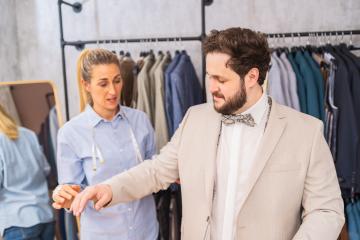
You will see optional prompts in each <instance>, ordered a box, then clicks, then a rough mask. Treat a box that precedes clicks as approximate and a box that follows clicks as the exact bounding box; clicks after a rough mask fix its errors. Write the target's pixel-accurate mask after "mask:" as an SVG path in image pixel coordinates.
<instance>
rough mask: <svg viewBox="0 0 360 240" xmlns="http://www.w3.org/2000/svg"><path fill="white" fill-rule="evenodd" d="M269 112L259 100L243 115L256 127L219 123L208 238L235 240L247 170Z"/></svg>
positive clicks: (266, 98)
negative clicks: (249, 115)
mask: <svg viewBox="0 0 360 240" xmlns="http://www.w3.org/2000/svg"><path fill="white" fill-rule="evenodd" d="M268 109H269V104H268V97H267V95H266V93H263V95H262V96H261V98H260V99H259V100H258V102H256V103H255V104H254V105H253V106H252V107H251V108H249V109H248V110H246V111H245V112H243V114H251V115H252V116H253V118H254V121H255V123H256V125H255V126H254V127H251V126H247V125H245V124H243V123H235V124H231V125H225V124H222V130H221V136H220V140H219V147H218V153H217V163H216V165H217V168H216V169H217V172H216V179H215V194H214V205H213V206H214V207H213V213H212V221H213V222H212V224H211V226H212V227H211V239H222V240H230V239H234V234H235V232H234V231H235V229H236V228H235V227H234V226H235V224H236V219H235V217H236V216H237V213H238V212H239V211H240V209H238V206H239V203H240V202H241V201H242V200H243V199H242V198H243V189H244V188H243V186H245V185H246V182H247V180H248V177H249V176H248V174H249V172H250V169H251V168H252V167H253V166H254V159H255V155H256V153H257V149H258V145H259V142H260V140H261V138H262V136H263V133H264V130H265V125H266V121H267V115H268V114H267V112H268Z"/></svg>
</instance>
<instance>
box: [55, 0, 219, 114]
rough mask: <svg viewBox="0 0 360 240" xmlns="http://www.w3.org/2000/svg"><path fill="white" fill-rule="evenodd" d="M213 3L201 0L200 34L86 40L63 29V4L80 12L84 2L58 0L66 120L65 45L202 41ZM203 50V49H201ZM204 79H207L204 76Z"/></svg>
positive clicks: (81, 47) (203, 67)
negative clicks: (68, 38)
mask: <svg viewBox="0 0 360 240" xmlns="http://www.w3.org/2000/svg"><path fill="white" fill-rule="evenodd" d="M212 3H213V0H201V33H200V35H198V36H190V37H183V36H180V37H159V38H153V37H152V38H130V39H103V40H86V41H66V40H64V29H63V17H62V5H65V6H69V7H72V8H73V11H74V12H75V13H79V12H81V10H82V4H81V3H79V2H76V3H68V2H66V1H63V0H58V9H59V20H60V21H59V23H60V43H61V60H62V72H63V83H64V95H65V112H66V120H69V100H68V86H67V77H66V61H65V46H74V47H75V48H76V49H78V50H81V49H83V48H84V47H85V45H86V44H107V43H110V44H112V43H141V42H177V41H179V42H182V41H184V42H186V41H200V42H202V40H203V39H204V37H205V35H206V34H205V29H206V28H205V7H206V6H209V5H211V4H212ZM201 51H202V49H201ZM202 56H203V57H202V74H203V76H205V64H204V63H205V57H204V54H202ZM203 79H205V78H204V77H203ZM203 81H204V82H203V86H204V87H203V92H204V96H205V91H206V90H205V80H203Z"/></svg>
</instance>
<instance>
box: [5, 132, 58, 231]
mask: <svg viewBox="0 0 360 240" xmlns="http://www.w3.org/2000/svg"><path fill="white" fill-rule="evenodd" d="M49 172H50V166H49V164H48V163H47V161H46V159H45V156H44V154H43V153H42V150H41V147H40V145H39V142H38V140H37V137H36V135H35V133H34V132H32V131H30V130H28V129H26V128H22V127H19V137H18V139H16V140H11V139H9V138H8V137H7V136H6V135H4V134H3V133H0V236H2V235H3V233H4V230H5V229H6V228H9V227H13V226H16V227H31V226H34V225H36V224H39V223H48V222H52V221H53V220H54V217H53V210H52V209H51V206H50V201H49V195H48V187H47V183H46V175H47V174H48V173H49Z"/></svg>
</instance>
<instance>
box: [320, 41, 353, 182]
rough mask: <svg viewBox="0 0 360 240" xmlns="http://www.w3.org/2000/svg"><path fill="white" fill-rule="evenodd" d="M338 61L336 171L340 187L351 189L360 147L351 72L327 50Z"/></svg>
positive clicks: (337, 56)
mask: <svg viewBox="0 0 360 240" xmlns="http://www.w3.org/2000/svg"><path fill="white" fill-rule="evenodd" d="M326 51H328V52H329V53H330V54H331V55H333V56H334V57H335V59H336V65H337V69H336V72H335V86H334V101H335V106H337V107H338V108H339V119H338V131H337V141H336V142H337V147H336V151H337V153H336V162H335V165H336V171H337V174H338V178H339V183H340V186H341V187H343V188H348V189H350V188H351V187H352V186H353V179H355V180H356V178H355V177H356V175H353V171H355V172H356V168H357V160H356V154H357V147H358V146H359V145H358V144H359V134H358V131H357V123H356V117H355V110H354V104H353V101H352V97H351V88H350V84H349V72H348V70H347V68H346V64H345V63H344V61H343V60H342V59H341V57H340V56H339V55H338V54H337V53H336V52H335V51H334V50H333V49H332V48H330V47H329V48H328V49H326Z"/></svg>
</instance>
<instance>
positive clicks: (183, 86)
mask: <svg viewBox="0 0 360 240" xmlns="http://www.w3.org/2000/svg"><path fill="white" fill-rule="evenodd" d="M170 88H171V94H172V95H171V104H172V126H173V129H172V131H171V132H170V136H172V135H173V134H174V132H175V130H176V129H177V128H178V127H179V124H180V123H181V121H182V119H183V117H184V116H185V113H186V111H187V110H188V108H189V107H191V106H193V105H196V104H200V103H202V99H203V97H202V89H201V86H200V81H199V79H198V77H197V75H196V72H195V68H194V65H193V64H192V62H191V59H190V57H189V55H187V54H186V52H183V53H182V55H181V58H180V60H179V62H178V64H177V65H176V67H175V68H174V69H173V71H172V72H171V73H170Z"/></svg>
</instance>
